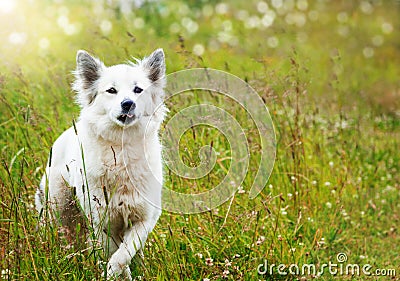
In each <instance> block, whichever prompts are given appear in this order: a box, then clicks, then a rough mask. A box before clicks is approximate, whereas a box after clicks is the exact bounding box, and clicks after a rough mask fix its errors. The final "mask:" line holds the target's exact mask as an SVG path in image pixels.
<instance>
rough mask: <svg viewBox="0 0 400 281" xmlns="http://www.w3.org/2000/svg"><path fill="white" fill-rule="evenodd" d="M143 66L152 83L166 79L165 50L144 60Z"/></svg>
mask: <svg viewBox="0 0 400 281" xmlns="http://www.w3.org/2000/svg"><path fill="white" fill-rule="evenodd" d="M141 65H142V67H143V68H144V69H145V71H147V72H148V77H149V79H150V80H151V81H152V82H156V81H158V80H163V79H164V77H165V55H164V51H163V49H157V50H155V51H154V52H153V53H152V54H151V55H150V56H148V57H147V58H144V59H143V61H142V63H141Z"/></svg>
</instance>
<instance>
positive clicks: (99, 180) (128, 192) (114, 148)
mask: <svg viewBox="0 0 400 281" xmlns="http://www.w3.org/2000/svg"><path fill="white" fill-rule="evenodd" d="M100 147H102V150H101V153H99V157H98V158H97V159H96V158H93V160H94V161H93V163H91V164H90V165H89V167H92V169H91V171H89V175H88V176H89V177H90V178H91V181H94V182H93V183H94V184H92V185H91V186H94V187H95V188H94V189H95V190H92V192H93V193H94V195H95V196H96V199H95V200H94V201H95V202H96V203H97V206H96V209H97V211H98V216H99V219H100V220H101V219H102V218H101V217H103V218H105V222H106V224H108V223H110V225H112V228H113V232H114V231H116V232H119V231H122V230H123V229H125V228H127V227H129V226H130V225H131V224H135V223H137V222H140V221H143V220H145V219H146V217H145V216H146V215H147V213H146V211H145V210H146V209H147V208H146V204H148V203H147V202H146V200H145V198H144V193H145V192H146V187H147V186H148V179H149V175H151V170H150V167H149V166H148V164H147V162H146V159H145V153H144V152H143V151H140V150H139V149H137V148H133V147H130V146H124V147H122V146H119V145H109V146H103V145H101V146H99V148H98V149H100ZM98 149H97V152H99V150H98ZM96 160H97V161H96ZM95 182H96V183H95ZM89 186H90V183H89ZM99 187H101V188H99Z"/></svg>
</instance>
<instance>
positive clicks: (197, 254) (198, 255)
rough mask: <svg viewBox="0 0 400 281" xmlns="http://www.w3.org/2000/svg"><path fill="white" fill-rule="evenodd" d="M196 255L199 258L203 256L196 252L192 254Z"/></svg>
mask: <svg viewBox="0 0 400 281" xmlns="http://www.w3.org/2000/svg"><path fill="white" fill-rule="evenodd" d="M194 255H195V256H196V257H199V258H200V259H202V258H203V254H202V253H196V254H194Z"/></svg>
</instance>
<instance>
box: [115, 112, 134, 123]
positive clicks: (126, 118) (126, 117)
mask: <svg viewBox="0 0 400 281" xmlns="http://www.w3.org/2000/svg"><path fill="white" fill-rule="evenodd" d="M135 119H136V115H134V114H121V115H120V116H118V117H117V120H118V121H120V122H121V123H122V124H124V125H127V124H129V123H131V122H132V121H134V120H135Z"/></svg>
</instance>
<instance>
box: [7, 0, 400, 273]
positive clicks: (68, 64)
mask: <svg viewBox="0 0 400 281" xmlns="http://www.w3.org/2000/svg"><path fill="white" fill-rule="evenodd" d="M284 2H286V4H285V5H287V9H286V10H282V11H281V12H280V13H276V18H275V20H274V22H273V24H272V25H271V26H270V27H268V28H259V27H257V26H256V27H255V28H253V29H248V28H246V24H247V25H251V22H252V21H257V19H256V18H255V17H254V16H257V17H258V18H259V19H260V18H262V13H261V12H260V11H258V10H257V3H258V2H257V1H247V2H242V1H230V2H226V4H227V5H228V6H227V11H226V13H217V12H216V11H219V12H224V6H223V5H222V6H221V4H219V2H216V1H211V0H210V1H201V2H197V1H188V2H187V3H186V4H184V2H179V1H168V2H167V1H164V2H159V3H148V4H145V5H144V6H143V7H142V8H140V9H137V10H135V11H134V13H133V14H130V15H123V14H122V13H121V12H120V11H119V9H118V8H117V7H116V6H115V5H114V6H111V7H108V6H107V5H102V6H98V5H95V4H92V2H91V1H84V2H82V3H81V2H80V1H68V4H67V3H53V2H52V1H45V0H41V1H35V2H32V3H31V2H29V1H26V3H25V2H23V1H20V2H18V6H17V7H16V8H15V10H14V11H13V12H12V13H11V14H2V15H1V17H0V34H1V35H2V37H3V42H2V44H1V46H0V61H1V63H0V109H1V115H0V136H1V137H0V149H1V156H0V157H1V169H0V194H1V195H0V271H1V275H0V280H2V279H4V280H101V267H100V266H99V263H100V261H101V252H100V251H99V250H98V249H94V250H93V249H89V250H87V251H81V250H80V249H76V248H74V247H73V246H70V245H69V244H68V243H67V242H66V240H65V238H64V235H63V233H62V229H60V228H59V227H57V226H54V225H45V226H44V227H42V228H39V229H38V230H36V225H37V222H38V221H37V214H36V212H35V210H34V205H33V204H34V197H33V195H34V192H35V189H36V187H37V186H38V184H39V182H40V178H41V176H42V174H43V172H44V167H45V165H46V161H47V156H48V153H49V150H50V147H51V145H52V143H53V142H54V141H55V139H56V138H57V137H58V136H59V134H60V133H61V132H63V131H64V130H65V129H66V128H68V127H70V126H72V122H73V120H74V119H76V118H77V117H78V116H79V111H78V107H77V106H76V105H75V104H74V94H73V93H72V91H71V90H70V86H69V85H70V83H71V81H72V75H71V74H70V71H71V70H73V69H74V67H75V62H74V59H75V53H76V51H77V50H78V49H86V50H88V51H91V52H93V53H94V54H96V55H97V56H99V57H100V58H101V59H102V60H104V61H105V63H106V64H114V63H120V62H123V61H125V60H127V59H129V58H130V56H135V57H141V56H143V55H146V54H149V53H150V52H151V51H153V49H155V48H157V47H162V48H164V51H165V53H166V57H167V72H168V73H172V72H174V71H177V70H182V69H189V68H192V67H204V66H206V67H211V68H216V69H221V70H225V71H228V72H230V73H232V74H234V75H237V76H238V77H240V78H242V79H244V80H245V81H247V82H248V83H249V84H250V85H251V86H252V87H253V88H254V89H256V90H257V92H258V93H259V95H260V96H261V97H262V98H263V100H264V102H265V104H266V105H267V107H268V108H269V111H270V113H271V117H272V119H273V122H274V126H275V131H276V140H277V157H276V162H275V166H274V169H273V172H272V174H271V177H270V179H269V182H268V184H267V186H266V187H265V188H264V189H263V191H262V193H261V194H260V195H259V196H258V197H256V198H255V199H253V200H251V199H249V197H248V192H249V189H250V187H251V184H252V180H254V177H255V174H256V172H257V165H258V161H259V156H260V155H259V153H260V152H259V136H258V134H257V131H256V129H255V126H254V123H253V122H251V121H249V118H248V117H249V116H248V115H247V114H246V112H245V111H243V110H242V109H241V108H240V107H239V106H238V105H237V104H235V103H234V102H233V101H232V100H228V99H226V98H223V97H221V96H218V95H210V94H208V93H205V92H201V91H198V92H194V93H188V94H185V95H180V96H179V98H175V99H172V100H169V101H168V103H167V105H168V107H169V108H170V110H171V114H170V115H169V117H168V118H170V117H171V116H172V114H173V113H174V112H178V111H179V110H180V109H183V108H185V107H187V106H189V105H194V104H200V103H203V102H207V103H212V104H214V105H216V106H219V107H222V108H224V109H225V110H227V111H228V112H229V113H231V114H232V115H233V116H234V117H235V118H236V119H237V121H238V122H239V123H240V124H241V126H242V127H243V129H244V130H245V132H246V136H247V138H248V141H249V151H250V153H251V158H250V167H249V171H248V173H247V176H246V178H245V181H244V182H243V189H244V190H245V192H244V193H236V194H235V196H234V197H232V198H231V199H230V200H229V201H228V202H227V203H225V204H223V205H221V206H220V207H219V208H218V209H214V210H211V211H208V212H205V213H202V214H196V215H184V214H171V213H167V212H164V213H163V214H162V216H161V218H160V220H159V222H158V224H157V226H156V228H155V230H154V231H153V233H152V234H151V235H150V237H149V240H148V243H147V244H146V247H145V250H144V254H145V266H144V267H142V266H141V265H140V262H139V261H137V260H135V261H134V262H133V264H132V272H133V274H135V275H140V276H142V278H141V279H142V280H203V279H204V278H209V279H210V280H225V278H224V277H223V275H224V271H225V270H229V274H227V276H226V279H227V280H276V279H281V280H286V279H288V278H289V279H290V278H293V279H295V278H296V277H297V278H299V279H300V278H301V277H302V276H298V275H295V276H289V277H288V276H280V275H279V274H277V272H276V271H275V274H274V275H273V276H269V275H265V276H262V275H259V274H257V267H258V265H259V264H260V263H263V262H264V260H265V259H266V260H268V263H269V264H272V263H274V264H281V263H282V264H286V265H290V264H294V263H295V264H298V265H299V266H301V265H303V264H309V263H312V264H315V265H317V266H318V265H321V264H324V263H328V262H329V261H331V262H333V263H334V262H336V255H337V254H338V253H346V254H347V256H348V263H354V264H355V263H359V264H361V265H363V264H370V265H371V266H372V268H373V270H375V269H377V268H381V269H396V271H397V272H396V273H397V277H392V279H393V280H395V279H396V278H398V276H399V274H400V268H399V263H400V259H399V252H400V238H399V237H400V236H399V228H398V225H399V220H400V217H399V216H400V212H399V210H400V208H399V207H400V205H399V202H400V185H399V182H400V176H399V175H400V173H399V169H400V167H399V163H400V154H399V147H400V144H399V139H400V115H399V114H400V112H399V108H400V84H399V77H400V70H399V67H398V66H399V65H400V60H399V58H400V54H399V46H398V42H399V40H400V36H399V33H398V28H399V26H400V18H399V17H398V11H399V9H400V6H399V5H400V4H399V3H398V1H389V0H388V1H371V2H367V1H330V2H328V1H308V6H307V7H305V6H302V5H301V4H299V5H298V6H296V5H294V6H293V7H292V6H291V5H290V3H292V2H293V3H294V2H295V1H284ZM297 2H302V1H297ZM287 3H289V4H287ZM368 3H372V4H368ZM268 4H269V7H270V9H273V10H276V9H275V8H274V6H273V5H272V4H271V2H270V1H268ZM2 5H3V4H1V3H0V8H1V7H2ZM258 6H259V8H260V9H261V10H262V9H263V6H262V5H261V6H260V4H259V5H258ZM102 7H103V8H102ZM0 10H2V9H0ZM210 10H212V11H213V13H212V15H210ZM94 11H97V12H94ZM245 11H247V12H245ZM246 13H247V14H248V19H247V20H241V19H240V18H243V15H246ZM293 15H295V18H297V19H299V22H298V25H299V26H297V25H296V24H289V23H288V22H287V21H290V19H291V18H292V17H293ZM296 15H297V16H296ZM316 15H318V20H315V17H316ZM61 16H65V17H67V18H68V22H69V24H75V28H76V29H77V30H78V32H77V33H75V34H72V35H67V34H65V32H64V29H63V27H62V24H61V25H60V24H58V23H57V22H59V23H62V22H63V21H64V23H65V18H64V20H63V19H62V18H61V20H60V17H61ZM252 16H253V18H252V20H249V18H250V19H251V17H252ZM303 16H305V17H306V22H305V24H304V25H303V26H300V25H301V21H302V18H303ZM183 18H186V19H185V21H184V26H182V19H183ZM313 19H314V20H313ZM103 20H107V21H109V22H110V23H111V24H112V29H111V30H110V31H109V32H104V31H102V30H101V28H100V26H101V25H103V29H104V26H105V25H107V23H104V22H103V24H102V21H103ZM193 22H196V23H197V30H196V32H194V33H190V32H189V31H188V30H187V29H186V28H185V27H189V29H191V30H192V31H193V30H194V29H196V28H195V27H193ZM246 22H247V23H246ZM142 23H144V26H143V28H140V26H141V24H142ZM63 26H65V24H64V25H63ZM171 26H172V27H171ZM195 26H196V25H195ZM258 26H260V25H258ZM69 28H71V27H69ZM176 28H180V31H179V32H177V33H174V32H173V31H174V29H176ZM67 29H68V27H67ZM13 32H18V34H20V33H21V32H23V33H25V35H18V34H17V39H18V36H20V37H21V36H22V41H24V42H23V43H22V44H12V43H11V42H10V41H9V39H10V38H9V36H10V34H12V33H13ZM340 34H342V35H340ZM346 34H347V35H346ZM11 37H12V36H11ZM13 38H14V39H15V34H14V37H13ZM226 38H228V40H225V39H226ZM14 39H12V38H11V41H12V40H14ZM46 40H47V41H46ZM225 41H226V42H225ZM276 41H278V45H277V46H276V47H274V43H276ZM39 42H41V43H40V44H41V46H42V47H40V44H39ZM46 42H47V43H49V46H48V47H47V48H43V47H46ZM196 44H201V45H202V46H203V47H204V48H205V51H204V53H203V54H201V55H200V56H198V55H196V54H194V53H193V47H194V46H195V45H196ZM211 143H212V145H213V148H214V149H215V151H217V152H219V154H218V155H217V165H216V166H215V167H214V168H213V170H212V172H211V173H210V174H209V175H207V176H206V177H205V178H202V179H198V180H188V179H184V178H181V177H179V176H177V175H174V174H173V173H172V172H169V171H168V169H167V170H166V172H165V175H166V177H165V181H166V182H165V186H166V188H169V189H173V190H177V191H181V192H201V191H205V190H209V189H211V188H212V187H214V186H215V185H216V184H217V183H218V182H219V181H221V179H223V177H224V175H225V173H226V170H227V169H228V168H229V165H230V163H231V161H234V159H232V160H231V159H230V156H231V152H230V146H229V144H228V142H227V140H226V138H225V137H224V136H223V135H221V134H220V133H219V132H218V130H216V129H212V128H210V127H207V126H197V127H194V128H193V129H192V130H189V131H187V132H186V133H185V134H184V135H183V137H182V139H181V143H180V153H181V157H182V159H183V161H184V162H185V163H187V164H188V165H193V166H195V165H197V164H198V163H199V161H200V159H199V156H198V151H199V149H200V148H201V147H202V146H204V145H210V144H211ZM207 258H211V259H212V264H210V262H209V263H208V264H207V261H206V259H207ZM209 261H210V260H209ZM225 273H226V272H225ZM303 277H304V278H303V279H311V276H303ZM321 279H322V280H332V279H337V280H375V279H378V280H389V279H390V277H376V276H375V277H366V276H365V275H364V276H363V275H362V276H360V277H356V276H350V275H347V276H333V275H330V274H328V272H327V271H325V274H324V275H323V276H322V277H321Z"/></svg>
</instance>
